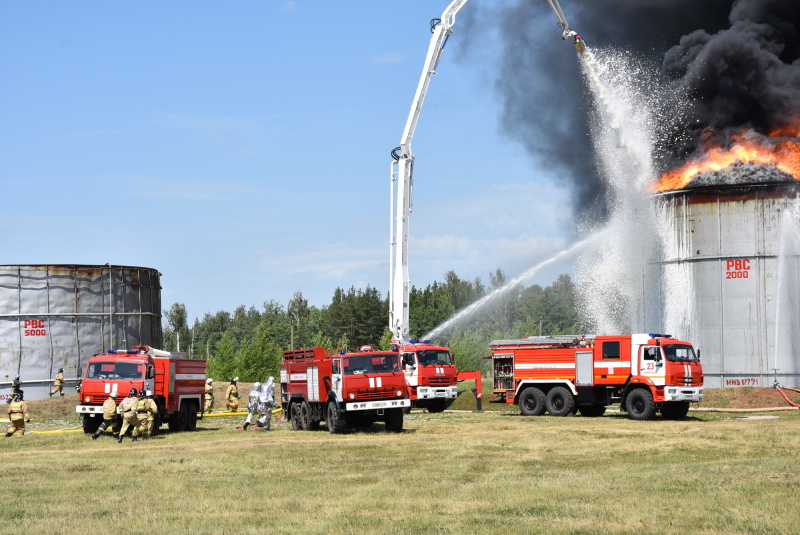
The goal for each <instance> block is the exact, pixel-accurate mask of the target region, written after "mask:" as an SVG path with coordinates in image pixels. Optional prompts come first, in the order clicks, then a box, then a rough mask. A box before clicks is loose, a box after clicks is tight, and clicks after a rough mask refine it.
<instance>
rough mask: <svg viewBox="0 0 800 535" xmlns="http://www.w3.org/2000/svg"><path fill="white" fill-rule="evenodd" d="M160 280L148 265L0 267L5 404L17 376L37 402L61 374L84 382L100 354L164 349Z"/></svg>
mask: <svg viewBox="0 0 800 535" xmlns="http://www.w3.org/2000/svg"><path fill="white" fill-rule="evenodd" d="M160 277H161V274H160V273H159V272H158V271H157V270H155V269H151V268H144V267H128V266H110V265H105V266H88V265H6V266H0V385H2V389H0V398H5V397H6V396H7V395H8V393H9V392H10V387H9V384H8V382H9V381H11V380H12V379H13V378H14V376H15V375H19V376H20V379H21V380H22V381H23V390H24V391H25V396H26V399H35V398H39V397H45V396H47V393H48V392H49V389H50V388H51V383H50V381H51V380H52V378H53V377H55V374H56V372H57V371H58V368H64V377H65V378H67V379H74V378H78V377H80V376H81V374H82V368H83V365H84V363H85V362H86V360H87V359H88V358H89V357H91V356H92V355H93V354H94V353H97V352H99V351H105V350H107V349H116V348H127V347H133V346H134V345H139V344H145V345H150V346H153V347H161V345H162V331H161V278H160ZM73 386H74V381H70V382H69V383H68V384H67V387H68V388H72V387H73ZM70 393H74V390H72V391H71V392H70Z"/></svg>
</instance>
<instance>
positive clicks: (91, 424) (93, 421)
mask: <svg viewBox="0 0 800 535" xmlns="http://www.w3.org/2000/svg"><path fill="white" fill-rule="evenodd" d="M101 423H103V419H102V418H100V417H99V416H95V417H94V418H92V417H91V416H90V415H88V414H84V415H83V432H84V433H94V432H95V431H97V428H98V427H100V424H101Z"/></svg>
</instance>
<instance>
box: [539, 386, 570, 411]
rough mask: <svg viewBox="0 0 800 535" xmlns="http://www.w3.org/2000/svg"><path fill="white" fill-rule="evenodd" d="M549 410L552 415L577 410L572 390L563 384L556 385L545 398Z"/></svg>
mask: <svg viewBox="0 0 800 535" xmlns="http://www.w3.org/2000/svg"><path fill="white" fill-rule="evenodd" d="M545 405H546V406H547V412H549V413H550V414H551V415H552V416H566V415H568V414H569V413H573V412H575V398H574V397H572V392H570V391H569V390H567V389H566V388H564V387H563V386H556V387H553V388H551V389H550V392H548V393H547V398H546V399H545Z"/></svg>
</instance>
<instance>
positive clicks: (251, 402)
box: [242, 381, 261, 429]
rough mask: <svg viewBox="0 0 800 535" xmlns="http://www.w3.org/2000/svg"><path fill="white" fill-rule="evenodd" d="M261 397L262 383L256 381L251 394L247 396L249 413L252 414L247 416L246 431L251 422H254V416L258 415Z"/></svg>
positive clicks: (251, 388)
mask: <svg viewBox="0 0 800 535" xmlns="http://www.w3.org/2000/svg"><path fill="white" fill-rule="evenodd" d="M260 395H261V383H259V382H258V381H256V382H255V383H253V386H251V387H250V393H249V394H247V411H248V412H249V413H250V414H248V415H247V418H246V419H245V421H244V426H242V427H243V428H244V429H247V427H248V426H249V425H250V422H252V421H253V415H254V414H258V396H260Z"/></svg>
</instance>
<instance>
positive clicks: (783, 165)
mask: <svg viewBox="0 0 800 535" xmlns="http://www.w3.org/2000/svg"><path fill="white" fill-rule="evenodd" d="M731 140H732V141H733V144H732V145H731V146H730V148H725V147H722V146H720V145H717V144H714V143H711V142H707V143H706V146H705V147H703V153H702V155H700V156H699V157H698V158H695V159H693V160H690V161H688V162H686V163H685V164H683V165H682V166H680V167H677V168H675V169H672V170H670V171H667V172H666V173H664V174H663V175H661V178H660V179H659V180H658V182H656V183H655V184H652V185H651V186H650V190H651V191H670V190H676V189H683V188H685V187H686V186H687V185H688V184H689V183H690V182H691V181H692V179H693V178H694V177H695V176H697V175H699V174H702V173H708V172H711V171H721V170H723V169H727V168H728V167H730V166H731V165H733V164H735V163H745V164H760V165H771V166H774V167H775V168H776V169H778V170H780V171H783V172H784V173H787V174H789V175H792V176H793V177H794V178H795V179H797V180H800V118H798V119H795V120H794V121H793V122H792V123H791V124H789V125H787V126H784V127H781V128H779V129H776V130H774V131H772V132H770V133H769V135H767V136H765V135H763V134H758V133H756V132H755V131H752V130H747V131H745V130H742V131H741V132H740V133H739V134H738V135H735V136H732V137H731Z"/></svg>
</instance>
